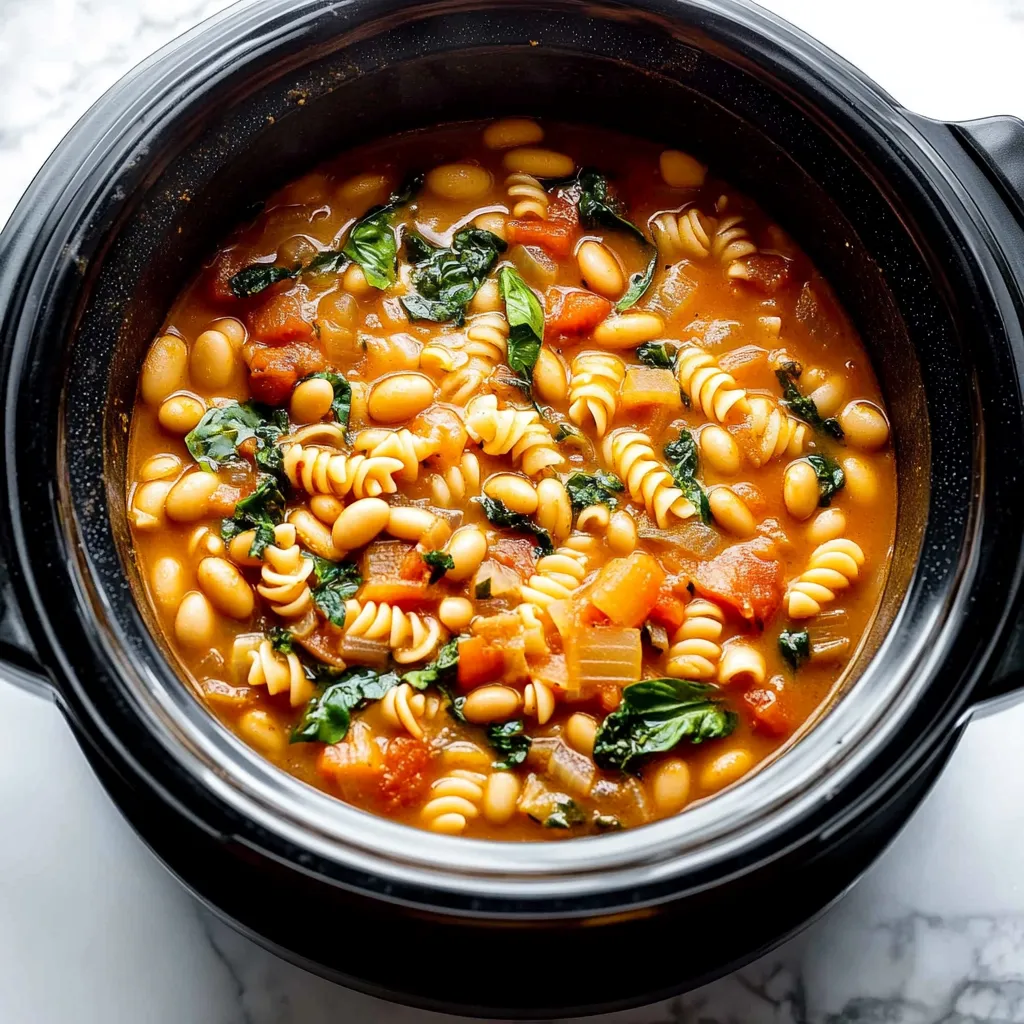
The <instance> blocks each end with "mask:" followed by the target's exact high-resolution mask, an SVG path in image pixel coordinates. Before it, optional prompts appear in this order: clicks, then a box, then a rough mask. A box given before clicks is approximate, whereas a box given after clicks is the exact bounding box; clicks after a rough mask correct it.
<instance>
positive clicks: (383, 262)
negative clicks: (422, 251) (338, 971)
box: [341, 174, 423, 291]
mask: <svg viewBox="0 0 1024 1024" xmlns="http://www.w3.org/2000/svg"><path fill="white" fill-rule="evenodd" d="M422 185H423V175H422V174H417V175H414V176H413V177H411V178H409V179H408V180H407V181H405V182H404V183H403V184H402V185H401V187H400V188H399V189H398V191H397V192H393V193H392V194H391V195H390V196H389V197H388V201H387V202H386V203H385V204H384V205H383V206H375V207H373V208H372V209H370V210H367V212H366V213H365V214H364V215H363V216H362V217H360V219H359V220H357V221H356V222H355V224H353V225H352V230H351V231H349V233H348V239H347V240H346V242H345V244H344V246H343V247H342V250H341V251H342V253H344V255H346V256H347V257H348V258H349V259H350V260H352V261H353V262H355V263H358V264H359V266H361V267H362V268H363V273H364V274H365V275H366V280H367V281H369V282H370V284H371V285H373V287H374V288H378V289H380V290H381V291H383V290H384V289H386V288H390V287H391V286H392V285H393V284H394V283H395V279H396V276H397V273H396V268H395V263H396V259H397V256H398V241H397V239H396V238H395V230H394V228H393V227H392V226H391V219H392V217H393V216H394V214H395V211H396V210H397V209H398V207H400V206H404V205H405V204H406V203H408V202H409V201H410V200H411V199H412V198H413V196H415V195H416V193H417V192H418V191H419V190H420V188H421V187H422Z"/></svg>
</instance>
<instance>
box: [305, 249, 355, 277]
mask: <svg viewBox="0 0 1024 1024" xmlns="http://www.w3.org/2000/svg"><path fill="white" fill-rule="evenodd" d="M351 262H352V261H351V260H350V259H349V258H348V257H347V256H346V255H345V254H344V253H343V252H342V251H341V250H340V249H324V251H323V252H318V253H317V254H316V255H315V256H314V257H313V258H312V259H311V260H310V261H309V262H308V263H307V264H306V265H305V266H304V267H303V268H302V272H303V273H304V274H340V273H341V271H342V270H344V269H345V268H346V267H347V266H348V265H349V264H350V263H351Z"/></svg>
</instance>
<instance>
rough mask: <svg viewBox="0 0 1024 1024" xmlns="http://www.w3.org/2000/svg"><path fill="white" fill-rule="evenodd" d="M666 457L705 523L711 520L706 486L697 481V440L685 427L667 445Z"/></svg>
mask: <svg viewBox="0 0 1024 1024" xmlns="http://www.w3.org/2000/svg"><path fill="white" fill-rule="evenodd" d="M665 458H666V459H668V461H669V470H670V471H671V473H672V479H673V480H674V481H675V483H676V487H678V488H679V489H680V490H681V491H682V492H683V494H684V495H685V496H686V498H687V500H688V501H690V502H692V503H693V505H694V506H695V507H696V509H697V511H698V512H699V513H700V517H701V519H702V520H703V521H704V522H705V523H710V522H711V506H710V505H709V504H708V496H707V494H706V493H705V491H704V488H703V487H701V485H700V484H699V483H698V481H697V470H698V468H699V464H698V458H697V442H696V440H695V439H694V436H693V434H691V433H690V432H689V431H688V430H686V429H685V428H684V429H682V430H680V431H679V437H677V438H676V440H674V441H670V442H669V443H668V444H667V445H665Z"/></svg>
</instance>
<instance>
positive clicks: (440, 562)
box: [422, 551, 455, 583]
mask: <svg viewBox="0 0 1024 1024" xmlns="http://www.w3.org/2000/svg"><path fill="white" fill-rule="evenodd" d="M422 558H423V561H424V562H426V563H427V565H429V566H430V582H431V583H436V582H437V581H438V580H439V579H441V577H442V576H444V574H445V573H446V572H447V571H448V570H449V569H454V568H455V559H454V558H452V556H451V555H449V554H446V553H445V552H444V551H424V552H423V555H422Z"/></svg>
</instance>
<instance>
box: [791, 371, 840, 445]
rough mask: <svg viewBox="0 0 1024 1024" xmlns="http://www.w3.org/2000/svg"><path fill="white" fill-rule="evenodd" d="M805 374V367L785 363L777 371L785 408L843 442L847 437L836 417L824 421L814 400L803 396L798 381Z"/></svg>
mask: <svg viewBox="0 0 1024 1024" xmlns="http://www.w3.org/2000/svg"><path fill="white" fill-rule="evenodd" d="M803 372H804V371H803V367H802V366H801V365H800V364H799V363H794V362H788V363H783V364H782V366H780V367H779V369H777V370H776V371H775V376H776V377H777V378H778V381H779V384H780V385H781V386H782V404H783V406H785V408H787V409H788V410H789V411H790V412H791V413H792V414H793V415H794V416H796V417H797V418H798V419H801V420H803V421H804V422H805V423H807V424H809V425H810V426H812V427H813V428H814V429H815V430H817V431H818V432H819V433H821V434H827V435H828V436H829V437H832V438H835V440H837V441H842V440H843V438H844V437H845V436H846V435H845V434H844V433H843V428H842V427H841V426H840V425H839V420H837V419H836V418H835V417H834V416H830V417H829V418H828V419H822V417H821V413H819V412H818V407H817V406H816V405H815V404H814V400H813V399H811V398H808V397H807V396H806V395H803V394H801V392H800V388H798V387H797V383H796V382H797V379H798V378H799V376H800V374H801V373H803Z"/></svg>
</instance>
